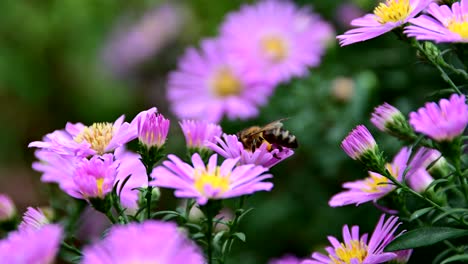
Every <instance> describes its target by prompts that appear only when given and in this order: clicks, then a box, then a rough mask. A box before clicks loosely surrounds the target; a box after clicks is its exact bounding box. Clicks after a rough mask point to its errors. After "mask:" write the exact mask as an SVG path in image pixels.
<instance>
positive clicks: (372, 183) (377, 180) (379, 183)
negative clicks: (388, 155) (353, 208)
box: [362, 164, 398, 193]
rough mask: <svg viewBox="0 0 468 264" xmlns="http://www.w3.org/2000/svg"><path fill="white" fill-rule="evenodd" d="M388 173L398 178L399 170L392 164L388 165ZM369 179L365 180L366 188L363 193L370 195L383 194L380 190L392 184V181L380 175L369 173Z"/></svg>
mask: <svg viewBox="0 0 468 264" xmlns="http://www.w3.org/2000/svg"><path fill="white" fill-rule="evenodd" d="M386 167H387V170H388V172H389V173H390V174H391V175H392V176H393V177H394V178H397V175H398V168H393V167H392V166H391V165H390V164H387V166H386ZM369 176H370V177H368V178H366V179H365V186H366V187H365V188H362V191H364V192H368V193H377V192H381V190H380V188H382V187H384V186H386V185H388V184H390V180H389V179H387V178H386V177H385V176H382V175H380V174H378V173H372V172H371V173H369Z"/></svg>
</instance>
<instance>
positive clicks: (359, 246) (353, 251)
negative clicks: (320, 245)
mask: <svg viewBox="0 0 468 264" xmlns="http://www.w3.org/2000/svg"><path fill="white" fill-rule="evenodd" d="M335 255H336V256H332V255H330V259H331V260H332V262H333V263H334V264H341V263H354V262H351V260H354V261H356V260H357V263H363V261H364V259H365V258H366V257H367V246H366V244H365V243H364V242H363V241H359V240H351V241H348V243H346V244H344V243H341V246H340V247H339V248H337V249H335Z"/></svg>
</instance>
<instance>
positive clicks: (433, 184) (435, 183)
mask: <svg viewBox="0 0 468 264" xmlns="http://www.w3.org/2000/svg"><path fill="white" fill-rule="evenodd" d="M444 182H448V180H447V179H437V180H435V181H433V182H431V184H429V186H427V188H426V190H429V189H430V188H432V187H434V186H436V185H437V184H440V183H444Z"/></svg>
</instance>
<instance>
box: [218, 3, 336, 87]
mask: <svg viewBox="0 0 468 264" xmlns="http://www.w3.org/2000/svg"><path fill="white" fill-rule="evenodd" d="M333 36H334V31H333V28H332V27H331V25H330V24H329V23H327V22H325V21H323V20H322V19H321V18H320V17H319V16H318V15H317V14H315V13H313V12H312V11H311V10H310V9H309V8H299V7H297V6H296V5H295V4H294V3H293V2H292V1H281V0H264V1H260V2H258V3H256V4H254V5H244V6H242V7H241V9H240V10H239V11H237V12H233V13H231V14H228V15H227V16H226V19H225V21H224V23H223V24H222V25H221V41H222V43H223V46H225V48H226V50H227V51H228V52H229V53H231V54H232V55H233V56H234V57H236V58H242V60H243V63H244V64H246V65H248V66H249V68H250V69H251V71H253V72H254V73H256V74H257V75H258V77H259V78H263V79H264V80H267V81H270V82H271V83H273V84H277V83H278V82H281V81H288V80H290V79H291V78H292V77H301V76H305V75H307V74H308V67H314V66H318V65H319V64H320V60H321V56H322V55H323V53H324V51H325V45H326V42H328V40H330V39H332V38H333Z"/></svg>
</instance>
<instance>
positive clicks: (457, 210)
mask: <svg viewBox="0 0 468 264" xmlns="http://www.w3.org/2000/svg"><path fill="white" fill-rule="evenodd" d="M461 212H468V209H465V208H453V209H448V210H447V211H446V212H444V213H441V214H439V215H438V216H436V217H434V219H432V223H433V224H434V223H436V222H437V221H439V220H440V219H442V218H444V217H446V216H447V215H451V214H454V213H461Z"/></svg>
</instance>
